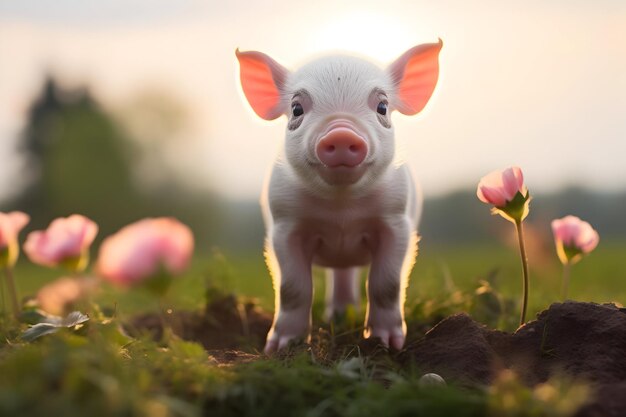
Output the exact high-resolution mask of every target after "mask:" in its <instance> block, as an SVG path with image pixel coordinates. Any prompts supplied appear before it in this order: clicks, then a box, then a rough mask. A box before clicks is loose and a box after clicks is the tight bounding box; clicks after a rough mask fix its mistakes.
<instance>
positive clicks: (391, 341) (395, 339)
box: [365, 326, 406, 350]
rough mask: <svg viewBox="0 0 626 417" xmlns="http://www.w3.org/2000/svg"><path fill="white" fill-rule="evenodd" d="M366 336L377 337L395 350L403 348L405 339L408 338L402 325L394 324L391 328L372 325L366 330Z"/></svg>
mask: <svg viewBox="0 0 626 417" xmlns="http://www.w3.org/2000/svg"><path fill="white" fill-rule="evenodd" d="M365 337H367V338H371V337H377V338H379V339H380V341H381V342H382V343H383V345H385V346H387V347H389V348H391V349H395V350H402V347H403V346H404V340H405V339H406V335H405V334H404V330H403V328H402V326H394V327H391V328H385V327H379V326H372V327H370V328H369V329H368V330H366V332H365Z"/></svg>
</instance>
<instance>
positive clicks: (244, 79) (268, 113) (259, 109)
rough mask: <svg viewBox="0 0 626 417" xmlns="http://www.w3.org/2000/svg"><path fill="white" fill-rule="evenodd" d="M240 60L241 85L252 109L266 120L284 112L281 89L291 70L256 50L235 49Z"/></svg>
mask: <svg viewBox="0 0 626 417" xmlns="http://www.w3.org/2000/svg"><path fill="white" fill-rule="evenodd" d="M235 54H236V55H237V59H238V60H239V73H240V78H241V87H242V89H243V92H244V94H245V95H246V98H247V99H248V103H250V106H252V110H254V112H255V113H256V114H257V115H259V117H261V118H263V119H265V120H274V119H276V118H277V117H279V116H280V115H281V114H283V112H284V108H283V107H284V105H283V103H282V101H281V97H280V91H281V89H282V88H283V85H284V83H285V79H286V78H287V74H288V73H289V71H287V69H285V68H284V67H283V66H282V65H280V64H279V63H277V62H276V61H274V60H273V59H272V58H270V57H269V56H267V55H265V54H263V53H261V52H255V51H248V52H239V49H237V50H236V51H235Z"/></svg>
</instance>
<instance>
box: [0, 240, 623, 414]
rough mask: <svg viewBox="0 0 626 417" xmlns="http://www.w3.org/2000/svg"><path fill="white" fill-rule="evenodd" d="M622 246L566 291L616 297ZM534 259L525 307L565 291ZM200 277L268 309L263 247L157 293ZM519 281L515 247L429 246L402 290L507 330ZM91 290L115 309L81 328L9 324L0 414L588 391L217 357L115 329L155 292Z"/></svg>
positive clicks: (524, 405)
mask: <svg viewBox="0 0 626 417" xmlns="http://www.w3.org/2000/svg"><path fill="white" fill-rule="evenodd" d="M624 254H626V243H623V242H622V243H620V242H613V243H611V242H603V243H602V244H601V245H600V246H599V247H598V249H597V250H596V251H595V252H594V253H593V254H592V255H590V256H589V257H588V258H586V259H583V260H582V261H581V262H580V264H578V265H576V266H575V267H574V268H573V271H572V282H571V288H570V298H572V299H575V300H580V301H595V302H609V301H614V302H619V303H623V302H624V300H626V267H624V265H623V263H624ZM530 264H531V277H530V278H531V289H530V290H531V292H530V294H531V297H530V306H529V307H530V308H529V313H530V315H529V318H532V316H533V315H534V314H535V313H536V312H538V311H540V310H542V309H544V308H546V307H547V306H548V305H549V304H550V303H552V302H554V301H557V300H558V299H559V291H560V277H561V267H560V264H559V263H558V260H557V258H556V255H554V254H553V253H552V252H551V251H550V252H549V253H548V254H546V255H545V256H543V257H542V258H539V255H537V254H535V255H534V257H533V254H532V253H531V258H530ZM15 275H16V279H17V281H18V285H19V287H20V292H21V294H22V295H32V294H34V293H35V292H36V290H37V289H38V288H39V287H40V286H41V285H43V284H45V283H46V282H49V281H51V280H53V279H54V278H56V277H58V276H60V275H61V272H60V271H58V270H50V269H46V268H42V267H38V266H35V265H32V264H29V263H27V262H26V261H25V260H24V259H22V260H21V261H20V263H19V264H18V267H17V269H16V274H15ZM315 285H316V296H315V297H316V303H315V308H316V316H318V317H319V315H320V313H321V308H322V303H321V301H322V299H323V294H324V288H323V287H324V280H323V277H322V271H316V273H315ZM207 287H218V288H221V289H222V290H226V291H232V292H235V293H237V294H239V295H241V296H243V297H246V298H255V299H257V300H258V302H259V303H260V305H261V306H263V307H264V308H266V309H270V310H271V309H272V308H273V306H272V304H273V290H272V285H271V282H270V278H269V276H268V274H267V271H266V269H265V265H264V261H263V258H262V254H261V253H253V254H226V255H224V254H222V253H220V252H219V251H212V252H207V253H201V254H197V257H196V259H195V260H194V262H193V265H192V267H191V268H190V271H189V272H188V273H187V274H186V275H185V276H184V277H181V278H179V279H177V280H176V281H175V282H174V283H173V286H172V288H171V291H170V293H169V295H168V298H167V299H166V301H165V302H166V304H167V306H171V307H173V308H176V309H199V308H202V307H203V306H204V304H205V302H206V289H207ZM520 290H521V267H520V264H519V258H518V255H517V252H516V248H514V247H511V248H509V247H505V246H501V245H495V244H494V245H466V246H458V247H452V246H446V247H431V246H428V245H425V244H424V245H422V248H421V250H420V255H419V257H418V260H417V263H416V265H415V269H414V271H413V276H412V279H411V283H410V287H409V291H408V297H407V304H406V306H407V320H408V321H409V322H416V321H423V322H427V323H430V324H434V323H435V322H436V321H437V320H438V319H439V318H441V317H443V316H446V315H448V314H452V313H454V312H460V311H468V312H470V313H471V314H472V315H473V316H474V317H476V318H477V319H478V320H480V321H482V322H484V323H486V324H489V325H491V326H498V327H500V328H502V329H505V330H514V329H515V327H516V322H517V319H518V314H519V309H518V306H517V303H519V296H518V295H519V293H520ZM95 300H96V302H97V303H98V304H99V305H102V306H109V307H112V306H115V307H116V310H115V311H116V317H115V318H113V319H111V318H110V317H99V316H98V315H96V317H93V318H92V320H91V321H90V322H89V323H88V324H87V325H86V326H84V327H83V328H81V329H78V330H74V331H73V330H68V329H64V330H62V331H60V332H58V333H56V334H54V335H49V336H45V337H42V338H41V339H38V340H36V341H35V342H33V343H24V342H23V341H21V340H20V339H19V337H18V335H19V332H18V329H17V328H16V327H15V325H10V324H8V323H7V322H6V321H5V322H4V324H3V326H2V327H0V336H2V338H1V339H2V342H1V344H0V416H3V415H20V416H28V415H64V416H80V415H93V416H99V415H102V416H200V415H220V416H236V415H255V416H269V415H271V416H273V417H275V416H282V415H285V416H369V415H372V416H380V415H390V416H404V415H411V416H420V415H427V416H439V415H440V416H450V415H454V416H482V415H488V414H491V415H520V416H521V415H539V416H541V415H554V416H566V415H571V413H572V412H573V410H574V409H573V408H572V407H573V406H571V405H570V406H566V405H567V404H576V402H572V398H577V397H581V394H580V393H581V392H582V391H581V389H582V388H580V387H576V386H572V385H571V384H569V385H568V382H567V381H565V382H563V381H553V382H551V384H552V385H551V388H550V389H549V391H550V392H557V393H558V395H552V396H550V398H548V399H546V398H544V397H542V396H541V395H539V394H538V393H536V392H534V391H533V389H531V388H527V387H525V386H523V385H522V384H521V383H519V382H517V381H516V380H515V379H514V378H513V379H511V377H508V379H505V380H502V381H499V382H497V383H496V385H495V386H494V387H491V388H490V389H488V390H484V389H481V388H476V389H475V390H469V391H468V390H467V389H462V388H460V387H455V386H448V387H443V388H441V387H440V388H432V387H430V388H429V387H421V386H420V385H419V382H418V381H419V377H420V376H421V375H420V374H419V372H417V371H416V370H407V369H398V368H397V367H389V366H387V365H386V364H385V363H384V362H380V361H378V360H377V359H375V358H367V357H361V356H359V355H351V356H345V357H341V358H339V359H337V360H332V361H330V362H329V361H324V360H320V358H318V357H315V356H314V355H311V354H310V353H308V352H306V351H300V352H299V353H298V352H296V353H295V354H294V355H289V356H287V357H284V358H276V359H258V360H255V361H253V362H252V363H243V364H237V365H228V366H224V365H219V364H218V363H216V362H215V361H213V360H212V359H211V358H210V357H208V355H207V353H206V352H205V351H204V349H203V348H202V347H201V346H200V345H198V344H195V343H193V342H184V341H182V340H179V339H178V338H176V337H173V338H171V339H169V340H167V341H164V342H162V343H159V344H157V343H154V342H152V341H149V340H145V339H138V340H133V339H130V338H127V337H126V336H124V335H122V334H121V333H120V332H119V327H118V326H119V323H120V321H123V320H124V319H126V318H128V317H131V316H132V315H133V314H135V313H139V312H146V311H155V310H156V309H157V308H158V306H157V302H156V301H155V299H154V298H153V297H151V296H150V294H148V293H146V292H143V291H139V290H137V291H122V290H120V289H117V288H114V287H111V286H108V285H104V286H103V288H102V290H101V292H100V293H99V294H98V295H97V297H96V298H95ZM361 318H362V317H361ZM25 328H26V326H25V325H21V329H22V330H23V329H25ZM339 330H340V329H339ZM555 390H556V391H555ZM568 407H569V408H568Z"/></svg>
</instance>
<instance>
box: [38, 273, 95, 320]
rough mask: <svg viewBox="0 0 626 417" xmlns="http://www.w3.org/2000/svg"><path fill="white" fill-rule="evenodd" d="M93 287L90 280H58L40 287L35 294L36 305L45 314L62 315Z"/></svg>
mask: <svg viewBox="0 0 626 417" xmlns="http://www.w3.org/2000/svg"><path fill="white" fill-rule="evenodd" d="M93 287H94V282H93V281H90V280H84V279H76V278H59V279H57V280H56V281H53V282H51V283H49V284H46V285H44V286H43V287H41V289H40V290H39V291H38V292H37V303H38V304H39V307H41V309H42V310H44V311H45V312H47V313H50V314H55V315H57V316H60V315H64V314H66V313H68V312H69V311H68V310H70V309H71V308H72V305H73V304H75V303H76V302H77V301H79V300H80V299H81V298H83V297H84V296H85V295H86V294H87V293H88V292H90V291H91V290H92V289H93Z"/></svg>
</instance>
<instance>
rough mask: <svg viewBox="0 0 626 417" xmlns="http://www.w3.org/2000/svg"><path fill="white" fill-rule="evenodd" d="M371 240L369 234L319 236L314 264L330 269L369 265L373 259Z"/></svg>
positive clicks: (314, 254)
mask: <svg viewBox="0 0 626 417" xmlns="http://www.w3.org/2000/svg"><path fill="white" fill-rule="evenodd" d="M371 240H372V239H371V234H369V233H367V232H361V233H359V232H355V233H349V234H345V233H341V232H339V233H333V234H328V235H325V236H323V235H322V236H318V237H317V244H316V245H315V246H316V247H315V251H314V253H313V263H314V264H316V265H319V266H323V267H328V268H348V267H352V266H363V265H368V264H369V263H370V262H371V259H372V253H371V243H372V242H371Z"/></svg>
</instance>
